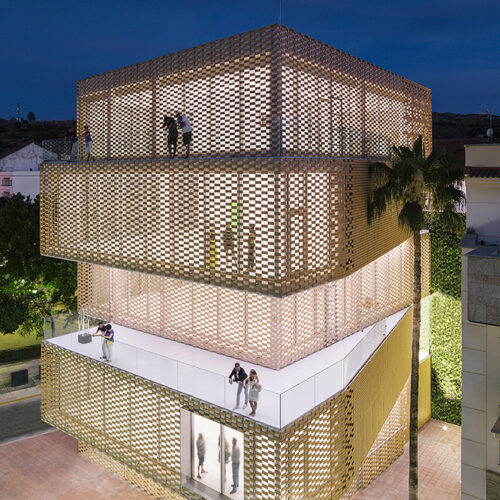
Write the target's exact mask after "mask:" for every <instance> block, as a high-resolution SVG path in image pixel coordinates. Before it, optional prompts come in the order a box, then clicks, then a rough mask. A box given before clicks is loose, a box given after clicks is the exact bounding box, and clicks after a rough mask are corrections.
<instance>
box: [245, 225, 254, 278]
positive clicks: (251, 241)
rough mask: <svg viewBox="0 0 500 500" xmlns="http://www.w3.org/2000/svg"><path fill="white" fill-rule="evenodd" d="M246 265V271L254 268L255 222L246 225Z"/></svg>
mask: <svg viewBox="0 0 500 500" xmlns="http://www.w3.org/2000/svg"><path fill="white" fill-rule="evenodd" d="M247 247H248V259H247V260H248V267H247V272H249V271H253V270H254V268H255V224H250V226H249V227H248V241H247Z"/></svg>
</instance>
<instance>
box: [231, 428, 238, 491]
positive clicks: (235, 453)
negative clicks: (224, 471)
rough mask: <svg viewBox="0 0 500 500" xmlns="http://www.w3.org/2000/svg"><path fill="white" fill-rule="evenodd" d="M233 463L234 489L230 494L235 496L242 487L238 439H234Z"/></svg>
mask: <svg viewBox="0 0 500 500" xmlns="http://www.w3.org/2000/svg"><path fill="white" fill-rule="evenodd" d="M231 462H232V465H233V484H232V487H233V489H232V490H231V491H230V492H229V494H230V495H233V494H234V493H236V492H237V491H238V486H239V485H240V447H239V446H238V442H237V440H236V438H233V449H232V450H231Z"/></svg>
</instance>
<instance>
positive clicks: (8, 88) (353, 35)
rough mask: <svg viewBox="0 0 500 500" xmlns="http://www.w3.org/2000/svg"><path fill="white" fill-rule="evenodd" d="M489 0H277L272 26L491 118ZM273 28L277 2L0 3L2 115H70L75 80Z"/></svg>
mask: <svg viewBox="0 0 500 500" xmlns="http://www.w3.org/2000/svg"><path fill="white" fill-rule="evenodd" d="M499 21H500V1H499V0H474V1H472V0H433V1H431V0H420V1H415V2H402V1H400V0H399V1H391V0H350V1H348V2H347V1H343V2H341V1H335V0H330V1H326V0H283V3H282V23H283V24H284V25H286V26H289V27H290V28H293V29H295V30H298V31H300V32H302V33H305V34H307V35H309V36H311V37H313V38H316V39H318V40H320V41H322V42H325V43H328V44H330V45H332V46H334V47H337V48H339V49H342V50H344V51H346V52H348V53H350V54H353V55H355V56H357V57H360V58H362V59H365V60H367V61H369V62H372V63H374V64H376V65H378V66H381V67H383V68H385V69H388V70H390V71H393V72H395V73H397V74H400V75H402V76H405V77H407V78H409V79H410V80H414V81H415V82H417V83H420V84H422V85H425V86H426V87H429V88H431V89H432V91H433V109H434V111H441V112H454V113H480V112H482V111H485V109H486V108H490V109H491V110H492V112H493V113H494V114H497V115H500V29H499V25H498V23H499ZM276 22H279V0H252V1H247V0H218V1H216V2H215V1H213V2H210V1H206V0H205V1H195V0H189V1H185V2H182V1H180V2H179V1H176V2H171V1H168V0H162V1H161V0H141V1H139V0H122V1H120V2H118V1H114V2H112V1H108V0H98V1H94V0H86V1H80V2H74V1H71V0H69V1H65V2H63V1H59V0H56V1H54V0H48V1H45V2H44V1H40V0H37V1H31V0H13V1H10V0H9V1H6V0H0V72H1V85H0V118H10V116H13V115H14V114H15V109H16V105H17V103H20V104H21V114H22V116H24V117H26V114H27V113H28V112H29V111H33V112H34V113H35V115H36V117H37V119H41V120H50V119H72V118H74V117H75V114H76V111H75V106H76V105H75V94H76V81H77V80H78V79H81V78H85V77H88V76H91V75H95V74H97V73H102V72H105V71H109V70H112V69H116V68H120V67H123V66H126V65H129V64H134V63H136V62H140V61H143V60H146V59H151V58H154V57H158V56H161V55H164V54H168V53H170V52H174V51H178V50H181V49H185V48H189V47H192V46H195V45H199V44H202V43H206V42H209V41H212V40H217V39H219V38H223V37H226V36H229V35H233V34H235V33H241V32H244V31H248V30H251V29H254V28H258V27H262V26H265V25H267V24H272V23H276Z"/></svg>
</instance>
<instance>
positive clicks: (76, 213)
mask: <svg viewBox="0 0 500 500" xmlns="http://www.w3.org/2000/svg"><path fill="white" fill-rule="evenodd" d="M368 163H369V162H368V161H367V160H350V161H343V160H332V159H311V158H282V159H279V158H265V159H262V158H261V159H256V158H245V159H218V160H208V159H198V160H193V161H190V162H187V161H177V162H175V163H174V162H169V161H168V160H157V161H146V160H145V161H131V160H128V161H120V162H118V161H110V162H95V163H93V164H92V168H88V169H87V168H83V167H82V166H81V164H77V165H75V164H71V163H59V164H44V165H43V167H42V172H41V229H40V231H41V232H40V243H41V253H42V254H44V255H48V256H51V257H59V258H64V259H70V260H77V261H82V262H90V263H94V264H100V265H105V266H112V267H119V268H121V269H128V270H133V271H140V272H145V273H149V274H159V275H163V276H170V277H176V278H182V279H186V280H190V281H201V282H205V283H211V284H215V285H223V286H227V287H230V288H233V289H235V288H237V289H244V290H249V291H253V292H259V293H264V294H270V295H275V296H284V295H288V294H290V293H293V292H297V291H300V290H304V289H307V288H310V287H312V286H315V285H318V284H321V283H327V282H330V281H332V280H335V279H338V278H342V277H345V276H347V275H349V274H350V273H352V272H353V271H355V270H357V269H360V268H361V267H362V266H364V265H366V264H368V263H369V262H371V261H373V260H374V259H376V258H377V257H379V256H381V255H383V254H384V253H386V252H388V251H389V250H391V249H392V248H394V247H395V246H397V245H398V244H400V243H401V242H402V241H404V240H406V239H407V237H408V233H406V232H405V231H403V230H402V229H401V228H399V227H398V225H397V221H396V219H397V213H396V211H392V212H391V211H388V212H387V213H386V214H385V215H384V216H383V217H382V218H381V219H378V220H376V221H375V222H374V223H373V225H371V226H369V225H368V223H367V220H366V201H367V197H368V193H369V191H370V189H371V188H372V187H373V183H374V180H373V179H370V177H369V174H368ZM252 227H253V228H254V229H253V233H252Z"/></svg>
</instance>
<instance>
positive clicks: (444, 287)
mask: <svg viewBox="0 0 500 500" xmlns="http://www.w3.org/2000/svg"><path fill="white" fill-rule="evenodd" d="M426 227H427V229H428V230H429V231H430V233H431V293H434V292H443V293H445V294H447V295H451V296H452V297H456V298H459V297H460V296H461V290H460V287H461V285H460V282H461V272H462V265H461V252H460V240H461V238H462V236H463V235H464V233H465V215H464V216H463V225H462V227H461V228H460V230H459V231H457V232H450V231H445V230H444V229H443V226H442V223H441V215H440V214H439V213H430V214H428V215H427V218H426Z"/></svg>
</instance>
